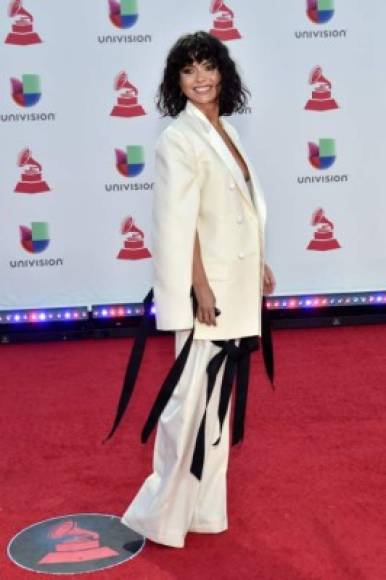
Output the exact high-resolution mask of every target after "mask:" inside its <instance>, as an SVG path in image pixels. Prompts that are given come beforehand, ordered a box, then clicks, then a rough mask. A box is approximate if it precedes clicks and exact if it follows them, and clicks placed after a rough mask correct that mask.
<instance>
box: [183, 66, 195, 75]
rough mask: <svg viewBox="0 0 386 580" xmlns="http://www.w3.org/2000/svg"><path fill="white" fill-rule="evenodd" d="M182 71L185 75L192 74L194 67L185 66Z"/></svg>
mask: <svg viewBox="0 0 386 580" xmlns="http://www.w3.org/2000/svg"><path fill="white" fill-rule="evenodd" d="M181 72H182V74H184V75H190V74H192V72H193V69H192V68H183V69H182V71H181Z"/></svg>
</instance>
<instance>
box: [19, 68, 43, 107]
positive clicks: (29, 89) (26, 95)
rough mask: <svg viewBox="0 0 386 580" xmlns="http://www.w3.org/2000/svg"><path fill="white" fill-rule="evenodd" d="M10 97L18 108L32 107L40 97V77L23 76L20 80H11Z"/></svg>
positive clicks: (32, 75)
mask: <svg viewBox="0 0 386 580" xmlns="http://www.w3.org/2000/svg"><path fill="white" fill-rule="evenodd" d="M11 95H12V98H13V100H14V101H15V103H16V104H17V105H19V106H20V107H33V106H34V105H36V103H38V102H39V101H40V98H41V96H42V89H41V82H40V76H39V75H34V74H24V75H22V77H21V80H19V79H16V78H11Z"/></svg>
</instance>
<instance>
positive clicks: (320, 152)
mask: <svg viewBox="0 0 386 580" xmlns="http://www.w3.org/2000/svg"><path fill="white" fill-rule="evenodd" d="M336 157H337V155H336V147H335V139H331V138H326V137H323V138H321V139H319V140H318V141H317V142H313V141H309V142H308V162H309V163H310V165H311V166H312V167H313V168H314V169H316V170H317V171H318V173H317V174H316V175H315V174H313V175H299V176H298V177H297V182H298V183H299V184H300V185H308V184H318V183H334V184H337V183H345V182H347V181H348V175H347V174H346V173H342V174H337V173H327V174H325V173H321V172H324V171H325V170H326V169H329V168H330V167H332V166H333V165H334V163H335V161H336Z"/></svg>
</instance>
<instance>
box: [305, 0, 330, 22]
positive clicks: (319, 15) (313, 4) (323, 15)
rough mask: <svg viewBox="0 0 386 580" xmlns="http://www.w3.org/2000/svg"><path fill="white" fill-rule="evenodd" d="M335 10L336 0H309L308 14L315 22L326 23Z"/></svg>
mask: <svg viewBox="0 0 386 580" xmlns="http://www.w3.org/2000/svg"><path fill="white" fill-rule="evenodd" d="M334 12H335V9H334V0H307V16H308V18H309V19H310V20H311V22H313V23H314V24H325V23H326V22H328V21H329V20H331V18H332V17H333V16H334Z"/></svg>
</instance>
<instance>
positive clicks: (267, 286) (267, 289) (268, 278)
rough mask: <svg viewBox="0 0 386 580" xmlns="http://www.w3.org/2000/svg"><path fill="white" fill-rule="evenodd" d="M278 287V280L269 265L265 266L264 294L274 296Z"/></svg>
mask: <svg viewBox="0 0 386 580" xmlns="http://www.w3.org/2000/svg"><path fill="white" fill-rule="evenodd" d="M275 287H276V279H275V276H274V275H273V272H272V270H271V268H270V267H269V266H268V264H264V279H263V294H264V295H266V294H272V293H273V292H274V290H275Z"/></svg>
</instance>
